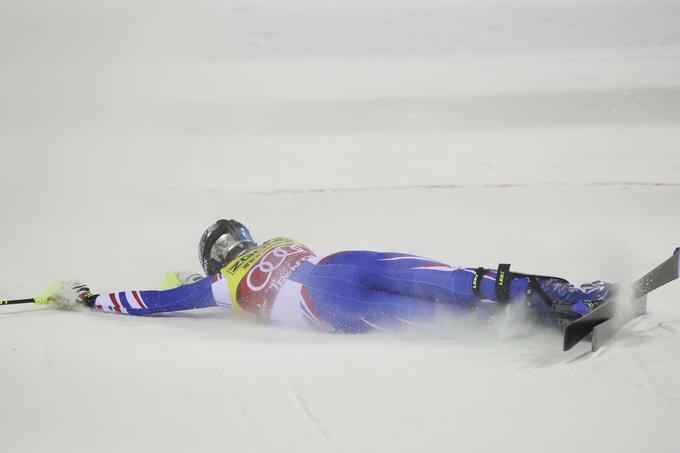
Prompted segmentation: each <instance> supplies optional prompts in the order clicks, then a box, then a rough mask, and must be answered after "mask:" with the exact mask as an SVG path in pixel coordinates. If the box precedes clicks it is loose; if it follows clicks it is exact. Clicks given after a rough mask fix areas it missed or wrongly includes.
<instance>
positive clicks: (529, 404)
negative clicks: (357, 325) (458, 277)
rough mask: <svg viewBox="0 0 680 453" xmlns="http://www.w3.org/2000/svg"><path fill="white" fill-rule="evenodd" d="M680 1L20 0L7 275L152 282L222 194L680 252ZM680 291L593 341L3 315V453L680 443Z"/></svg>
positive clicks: (526, 251) (447, 231)
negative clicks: (606, 340) (565, 343)
mask: <svg viewBox="0 0 680 453" xmlns="http://www.w3.org/2000/svg"><path fill="white" fill-rule="evenodd" d="M679 75H680V3H679V2H678V1H677V0H674V1H667V0H644V1H643V0H619V1H603V0H595V1H592V0H591V1H585V0H544V1H535V0H519V1H513V2H507V1H502V0H482V1H472V0H454V1H444V0H422V1H419V2H409V1H405V0H390V1H387V0H362V1H358V0H345V1H336V0H333V1H332V0H324V1H312V0H295V1H294V0H279V1H269V2H267V1H254V0H253V1H246V0H242V1H236V0H212V1H211V0H196V1H192V2H180V1H177V0H165V1H153V0H145V1H138V0H136V1H131V0H127V1H125V0H118V1H110V0H99V1H92V0H62V1H59V2H49V1H44V0H42V1H41V0H23V1H21V2H2V3H1V4H0V153H1V154H0V155H1V157H2V159H1V162H2V165H1V166H0V188H1V189H2V193H3V194H4V195H3V196H2V197H1V198H0V200H1V201H0V212H2V213H3V219H2V222H1V223H0V251H1V255H0V256H1V257H2V259H0V274H1V275H2V276H3V278H2V280H1V283H0V294H1V295H2V296H3V297H6V298H20V297H26V296H29V295H34V294H36V293H39V292H41V291H43V290H44V289H45V288H47V286H48V285H49V284H50V283H51V282H52V281H54V280H55V279H58V278H70V277H77V278H80V279H82V280H84V281H86V282H88V283H89V284H90V286H91V287H92V288H93V289H94V290H96V291H107V290H114V289H135V288H138V289H143V288H147V289H148V288H155V287H157V286H158V283H159V282H160V280H161V277H162V275H163V273H164V272H165V271H166V270H170V269H177V270H180V269H196V268H197V257H196V249H195V248H196V243H197V241H198V238H199V236H200V234H201V233H202V231H203V229H204V227H206V226H207V225H208V224H210V223H211V222H212V221H213V220H215V219H217V218H220V217H227V218H236V219H240V220H242V221H244V222H245V223H246V224H247V225H248V226H250V228H251V230H252V232H253V233H254V235H256V237H257V238H260V239H261V240H262V239H267V238H269V237H272V236H276V235H288V236H292V237H295V238H297V239H299V240H301V241H303V242H305V243H306V244H308V245H309V246H311V247H312V248H314V249H315V250H317V251H318V252H319V253H325V252H332V251H335V250H338V249H373V250H393V251H405V252H412V253H418V254H421V255H425V256H430V257H432V258H436V259H440V260H444V261H447V262H450V263H453V264H459V265H464V266H478V265H485V266H489V267H491V266H495V265H496V264H497V263H498V262H501V261H502V262H511V263H513V266H514V268H516V269H518V270H524V271H527V272H531V271H533V272H540V273H547V274H557V275H563V276H565V277H567V278H569V279H571V280H573V281H577V282H583V281H589V280H593V279H604V280H610V281H629V280H631V279H633V278H636V277H639V276H640V275H642V274H644V273H645V272H647V271H648V270H649V269H650V268H651V267H653V266H655V265H656V264H658V263H660V262H661V261H662V260H664V259H665V258H667V257H668V256H669V255H670V253H671V252H672V250H673V248H674V247H675V246H678V245H680V214H678V210H677V207H678V197H679V196H680V151H679V150H680V128H679V127H678V126H679V124H680V76H679ZM679 357H680V285H678V284H677V283H675V284H671V285H669V286H668V287H665V288H662V289H661V290H659V291H658V293H655V294H654V297H651V298H650V306H649V313H648V314H647V315H646V316H645V317H643V318H641V319H639V320H637V321H635V322H634V323H633V324H631V325H629V326H627V327H626V328H624V329H623V331H622V332H621V333H620V334H619V336H618V337H617V338H616V340H615V341H613V342H612V343H611V344H609V345H607V346H606V347H605V348H604V349H602V350H601V351H599V352H597V353H595V354H592V353H590V352H589V348H588V345H587V344H582V345H578V346H577V347H576V348H574V349H573V350H572V351H569V352H568V353H562V352H561V348H560V337H559V335H558V334H556V333H554V332H544V331H540V330H537V329H535V328H531V327H528V326H526V325H524V324H521V323H519V324H515V323H513V322H512V319H501V320H498V322H497V323H496V324H494V325H492V326H489V327H485V328H475V327H474V326H471V325H466V324H465V323H463V322H460V321H456V320H440V321H439V322H437V323H436V324H435V325H434V326H433V327H432V329H430V330H428V331H427V332H423V331H413V332H403V333H392V334H370V335H360V336H349V335H324V334H319V333H313V332H298V331H288V330H283V329H278V328H274V327H267V326H261V325H251V324H248V323H245V322H243V321H239V320H236V319H232V318H230V316H229V315H227V314H225V313H223V312H222V311H221V310H217V309H215V310H202V311H193V312H185V313H178V314H174V315H166V316H156V317H149V318H133V317H123V316H106V315H103V314H99V313H93V312H88V311H85V312H77V313H74V312H64V311H59V310H56V309H54V308H51V307H41V306H25V305H23V306H13V307H2V308H0V377H1V378H0V383H1V385H2V386H1V387H0V450H2V451H3V452H35V451H64V452H66V451H68V452H92V451H98V452H99V451H101V452H137V451H139V452H142V451H148V452H184V451H197V452H218V451H219V452H225V451H238V452H244V453H245V452H262V451H286V452H288V451H290V452H293V451H299V452H326V451H328V452H377V451H389V452H400V451H404V452H406V451H408V452H411V451H426V452H451V451H461V452H476V451H522V452H527V453H528V452H544V451H555V452H562V451H565V452H566V451H570V452H572V451H574V445H576V446H577V449H578V451H598V452H601V451H625V452H638V451H642V450H645V451H653V452H672V451H678V444H679V441H680V433H679V432H678V426H680V361H679V360H678V359H679Z"/></svg>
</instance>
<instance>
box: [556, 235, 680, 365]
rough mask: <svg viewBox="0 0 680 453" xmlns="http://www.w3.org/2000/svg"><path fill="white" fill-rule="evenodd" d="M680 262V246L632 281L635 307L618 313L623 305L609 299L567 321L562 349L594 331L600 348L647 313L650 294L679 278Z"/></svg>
mask: <svg viewBox="0 0 680 453" xmlns="http://www.w3.org/2000/svg"><path fill="white" fill-rule="evenodd" d="M679 264H680V247H678V248H676V249H675V251H674V252H673V256H671V257H670V258H668V259H667V260H666V261H664V262H663V263H661V264H660V265H659V266H657V267H655V268H654V269H653V270H651V271H650V272H649V273H647V274H646V275H645V276H644V277H642V278H640V279H638V280H637V281H636V282H635V283H633V285H632V290H633V295H634V297H635V299H634V303H633V309H632V310H629V311H628V312H624V313H618V311H619V308H620V307H617V306H616V304H615V303H614V302H613V301H607V302H605V303H603V304H602V305H600V306H599V307H597V308H596V309H595V310H593V311H592V312H590V313H588V314H587V315H585V316H582V317H581V318H579V319H577V320H576V321H574V322H572V323H570V324H568V325H567V326H566V328H565V329H564V343H563V349H564V350H565V351H567V350H569V349H571V348H572V347H574V346H575V345H576V344H578V343H579V342H580V341H581V340H582V339H584V338H585V337H587V336H588V335H590V334H591V333H592V334H593V339H592V350H593V351H596V350H597V349H599V348H600V347H601V346H602V344H604V343H605V342H606V341H607V340H609V339H610V338H611V337H613V336H614V335H615V334H616V332H617V331H618V329H619V328H621V327H622V326H623V325H624V324H626V323H627V322H628V321H630V320H632V319H634V318H636V317H637V316H640V315H642V314H644V313H645V312H646V309H647V294H649V293H650V292H652V291H654V290H655V289H657V288H659V287H661V286H663V285H665V284H666V283H669V282H671V281H673V280H675V279H677V278H678V265H679Z"/></svg>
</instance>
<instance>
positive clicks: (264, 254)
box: [222, 237, 313, 275]
mask: <svg viewBox="0 0 680 453" xmlns="http://www.w3.org/2000/svg"><path fill="white" fill-rule="evenodd" d="M312 253H313V252H312V251H311V250H310V249H309V248H308V247H306V246H305V245H304V244H302V243H301V242H298V241H296V240H294V239H290V238H287V237H276V238H273V239H269V240H268V241H265V242H263V243H262V244H260V245H259V246H257V247H255V248H253V249H251V250H249V251H248V252H247V253H244V254H243V255H241V256H239V257H238V258H236V259H234V260H232V261H231V262H229V263H228V264H227V265H226V266H224V267H223V268H222V273H223V274H224V273H227V274H231V275H233V274H236V273H242V272H246V271H247V270H248V269H250V268H252V267H253V266H254V265H256V264H257V263H259V262H261V261H263V260H269V259H272V258H274V259H279V260H280V259H285V258H287V257H289V256H295V255H305V256H308V255H310V254H312Z"/></svg>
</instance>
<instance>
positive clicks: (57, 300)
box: [47, 280, 92, 310]
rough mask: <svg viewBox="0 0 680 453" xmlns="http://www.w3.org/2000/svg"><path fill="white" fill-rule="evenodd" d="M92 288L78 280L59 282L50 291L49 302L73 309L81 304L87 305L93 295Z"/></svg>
mask: <svg viewBox="0 0 680 453" xmlns="http://www.w3.org/2000/svg"><path fill="white" fill-rule="evenodd" d="M91 295H92V294H91V293H90V288H88V287H87V285H85V284H84V283H82V282H80V281H78V280H67V281H62V282H57V283H55V284H54V285H52V287H51V288H50V290H49V291H48V294H47V302H48V303H53V304H56V306H57V307H59V308H62V309H66V310H73V309H75V308H77V307H78V306H79V305H86V304H87V299H88V298H89V297H90V296H91Z"/></svg>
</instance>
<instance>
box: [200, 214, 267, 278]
mask: <svg viewBox="0 0 680 453" xmlns="http://www.w3.org/2000/svg"><path fill="white" fill-rule="evenodd" d="M253 247H257V242H255V241H254V240H253V237H252V236H251V235H250V231H248V228H246V227H245V226H243V224H241V223H240V222H237V221H236V220H224V219H220V220H218V221H217V222H215V223H214V224H212V225H211V226H210V227H208V229H207V230H205V233H203V236H201V241H200V242H199V243H198V257H199V259H200V260H201V266H202V267H203V270H204V271H205V273H206V274H207V275H211V274H216V273H217V272H219V271H220V269H222V267H224V266H226V265H227V264H228V263H229V262H230V261H232V260H234V259H235V258H236V257H238V256H239V255H241V254H243V253H245V252H246V251H248V250H250V249H252V248H253Z"/></svg>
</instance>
